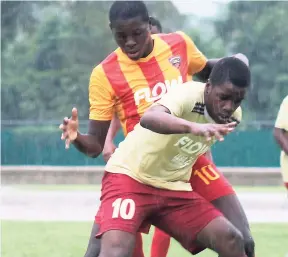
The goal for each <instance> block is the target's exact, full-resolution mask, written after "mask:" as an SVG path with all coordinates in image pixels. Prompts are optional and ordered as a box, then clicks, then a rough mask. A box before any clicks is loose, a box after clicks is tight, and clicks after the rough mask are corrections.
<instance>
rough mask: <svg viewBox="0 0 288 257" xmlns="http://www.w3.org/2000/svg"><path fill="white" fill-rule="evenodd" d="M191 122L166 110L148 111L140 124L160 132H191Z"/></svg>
mask: <svg viewBox="0 0 288 257" xmlns="http://www.w3.org/2000/svg"><path fill="white" fill-rule="evenodd" d="M191 124H192V123H191V122H188V121H187V120H184V119H181V118H178V117H175V116H173V115H171V114H169V113H166V112H153V111H151V112H149V111H148V112H146V113H145V114H144V115H143V117H142V118H141V120H140V125H141V126H142V127H144V128H146V129H149V130H151V131H153V132H156V133H159V134H186V133H191Z"/></svg>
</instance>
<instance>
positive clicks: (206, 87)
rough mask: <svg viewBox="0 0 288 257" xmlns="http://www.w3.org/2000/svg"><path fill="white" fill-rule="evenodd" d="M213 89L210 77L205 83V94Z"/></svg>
mask: <svg viewBox="0 0 288 257" xmlns="http://www.w3.org/2000/svg"><path fill="white" fill-rule="evenodd" d="M211 90H212V85H211V83H210V80H209V79H208V80H207V82H206V85H205V94H209V93H210V92H211Z"/></svg>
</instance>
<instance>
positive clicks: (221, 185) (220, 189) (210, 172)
mask: <svg viewBox="0 0 288 257" xmlns="http://www.w3.org/2000/svg"><path fill="white" fill-rule="evenodd" d="M190 183H191V186H192V188H193V190H194V191H195V192H197V193H198V194H199V195H201V196H202V197H203V198H204V199H206V200H207V201H209V202H211V201H213V200H215V199H218V198H220V197H222V196H226V195H231V194H235V191H234V190H233V188H232V186H231V184H230V183H229V182H228V180H227V179H226V178H225V177H224V175H223V174H222V173H221V172H220V171H219V170H218V169H217V168H216V166H215V164H214V163H213V162H212V161H210V160H209V159H208V158H207V157H206V156H204V155H202V156H200V157H199V158H198V160H197V161H196V163H195V164H194V166H193V168H192V176H191V179H190ZM287 188H288V187H287ZM100 216H102V215H101V208H99V210H98V212H97V214H96V216H95V222H96V223H97V224H98V223H100ZM147 230H148V231H149V228H147V229H145V232H146V231H147ZM145 232H143V233H145Z"/></svg>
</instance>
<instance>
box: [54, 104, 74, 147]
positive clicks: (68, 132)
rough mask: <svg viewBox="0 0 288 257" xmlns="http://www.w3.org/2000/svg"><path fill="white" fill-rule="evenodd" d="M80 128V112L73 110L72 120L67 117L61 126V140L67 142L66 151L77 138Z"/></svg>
mask: <svg viewBox="0 0 288 257" xmlns="http://www.w3.org/2000/svg"><path fill="white" fill-rule="evenodd" d="M78 127H79V122H78V112H77V109H76V108H73V109H72V116H71V118H70V119H69V118H68V117H65V118H64V119H63V123H62V124H60V126H59V128H60V129H61V130H62V135H61V140H65V148H66V149H68V148H69V146H70V143H71V142H73V141H74V140H75V139H76V138H77V133H78Z"/></svg>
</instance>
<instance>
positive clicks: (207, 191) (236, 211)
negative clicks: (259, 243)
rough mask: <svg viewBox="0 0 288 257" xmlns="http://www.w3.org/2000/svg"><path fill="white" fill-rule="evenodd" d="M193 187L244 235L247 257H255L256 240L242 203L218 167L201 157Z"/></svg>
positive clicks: (195, 168) (192, 179)
mask: <svg viewBox="0 0 288 257" xmlns="http://www.w3.org/2000/svg"><path fill="white" fill-rule="evenodd" d="M191 185H192V187H193V189H194V190H195V192H197V193H198V194H200V195H201V196H202V197H203V198H205V199H206V200H207V201H209V202H211V203H212V204H213V205H214V206H215V207H216V208H217V209H219V210H220V211H221V212H222V213H223V214H224V216H225V217H226V218H227V219H228V220H229V221H230V222H231V223H232V224H233V225H234V226H235V227H236V228H237V229H239V231H240V232H241V233H242V235H243V237H244V243H245V249H246V254H247V257H254V255H255V254H254V245H255V244H254V240H253V238H252V236H251V232H250V228H249V223H248V220H247V217H246V214H245V212H244V210H243V208H242V205H241V203H240V202H239V199H238V197H237V195H236V194H235V191H234V190H233V188H232V186H231V184H230V183H229V182H228V180H227V179H226V178H225V177H224V175H223V174H222V173H221V172H220V171H218V170H217V168H216V166H215V165H214V164H213V163H212V162H211V161H210V160H208V159H207V158H206V157H204V156H201V157H200V158H199V159H198V160H197V162H196V163H195V165H194V167H193V175H192V177H191Z"/></svg>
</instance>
